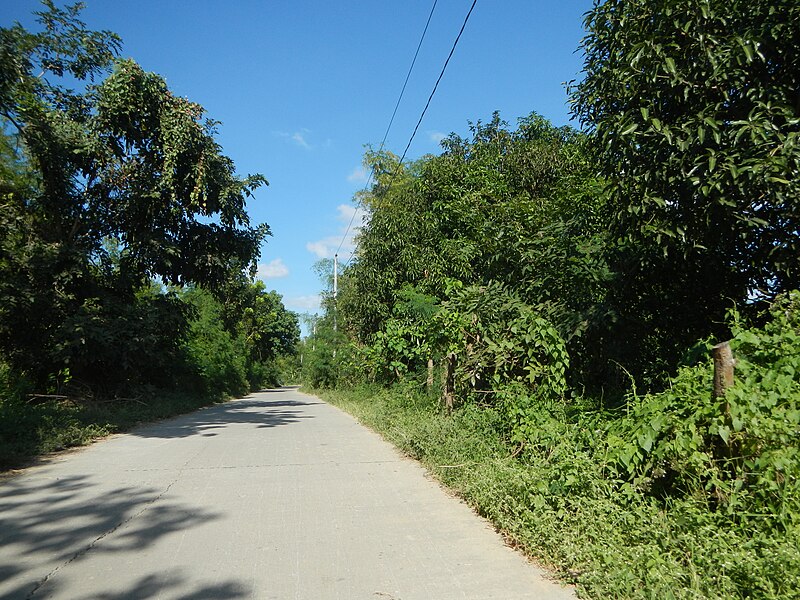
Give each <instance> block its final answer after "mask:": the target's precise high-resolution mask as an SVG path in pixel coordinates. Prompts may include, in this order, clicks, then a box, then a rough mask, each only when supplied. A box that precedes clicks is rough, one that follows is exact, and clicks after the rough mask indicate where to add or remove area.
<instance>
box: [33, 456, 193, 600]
mask: <svg viewBox="0 0 800 600" xmlns="http://www.w3.org/2000/svg"><path fill="white" fill-rule="evenodd" d="M201 452H202V450H201ZM199 455H200V452H198V453H197V454H195V455H194V456H192V457H191V458H189V459H188V460H187V461H186V462H185V463H184V465H183V466H182V467H181V469H180V471H178V474H177V475H176V476H175V479H173V480H172V481H171V482H170V483H169V485H167V487H166V488H164V490H163V491H162V492H161V493H160V494H159V495H158V496H156V497H155V498H153V499H152V500H150V501H149V502H146V503H145V505H144V506H143V507H142V508H141V509H140V510H139V511H138V512H136V513H134V514H132V515H131V516H130V517H128V518H127V519H124V520H122V521H120V522H119V523H117V524H116V525H115V526H114V527H112V528H111V529H109V530H107V531H104V532H103V533H101V534H100V535H99V536H97V537H96V538H95V539H94V540H92V541H91V542H90V543H89V544H87V545H86V546H85V547H83V548H81V549H80V550H78V551H77V552H76V553H75V554H73V555H72V556H71V557H70V558H69V559H67V560H66V561H64V562H63V563H61V564H60V565H58V566H56V567H55V568H54V569H53V570H52V571H50V572H49V573H48V574H47V575H45V577H44V578H43V579H41V580H40V581H39V582H38V583H37V584H36V585H35V586H33V589H32V590H31V591H30V592H28V595H27V596H25V600H30V599H31V598H33V596H35V595H36V593H37V592H38V591H39V590H40V589H41V588H42V586H43V585H44V584H46V583H47V582H48V581H50V580H51V579H52V578H53V576H55V574H56V573H58V572H59V571H60V570H61V569H63V568H64V567H66V566H67V565H69V564H70V563H72V562H74V561H76V560H78V559H79V558H80V557H81V556H84V555H85V554H86V553H88V552H89V551H90V550H91V549H92V548H94V547H95V546H96V545H97V544H99V543H100V542H101V541H102V540H103V539H104V538H107V537H108V536H109V535H111V534H112V533H114V532H115V531H117V530H118V529H120V528H121V527H124V526H125V525H127V524H128V523H130V522H131V521H133V520H134V519H136V518H138V517H140V516H141V515H142V514H144V513H145V512H146V511H147V510H148V509H149V508H150V507H152V506H153V504H155V503H156V502H158V501H159V500H161V498H163V497H164V495H166V494H167V492H169V490H170V489H171V488H172V486H173V485H175V484H176V483H178V480H179V479H180V478H181V475H183V472H184V471H185V470H186V467H187V466H188V465H189V463H190V462H192V461H193V460H194V459H195V458H197V457H198V456H199Z"/></svg>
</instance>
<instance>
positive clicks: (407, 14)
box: [0, 0, 592, 312]
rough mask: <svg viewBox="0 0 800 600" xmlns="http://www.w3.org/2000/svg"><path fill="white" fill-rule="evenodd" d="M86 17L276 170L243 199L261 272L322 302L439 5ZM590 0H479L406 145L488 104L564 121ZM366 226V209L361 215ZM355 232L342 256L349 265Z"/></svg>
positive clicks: (8, 13)
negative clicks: (368, 159) (259, 237)
mask: <svg viewBox="0 0 800 600" xmlns="http://www.w3.org/2000/svg"><path fill="white" fill-rule="evenodd" d="M471 3H472V1H471V0H439V2H438V4H437V6H436V10H435V12H434V15H433V18H432V20H431V24H430V27H429V29H428V33H427V35H426V38H425V41H424V43H423V45H422V48H421V50H420V54H419V57H418V59H417V63H416V66H415V69H414V72H413V73H412V75H411V79H410V81H409V84H408V88H407V89H406V92H405V96H404V98H403V102H402V104H401V105H400V108H399V110H398V113H397V117H396V118H395V121H394V124H393V126H392V130H391V132H390V134H389V138H388V140H387V148H388V149H389V150H391V151H393V152H395V153H397V154H400V153H402V151H403V149H404V148H405V145H406V143H407V141H408V138H409V136H410V135H411V132H412V130H413V128H414V125H415V124H416V122H417V119H418V118H419V115H420V112H421V111H422V108H423V107H424V105H425V102H426V100H427V98H428V95H429V94H430V91H431V89H432V88H433V85H434V83H435V81H436V78H437V77H438V75H439V71H440V70H441V67H442V65H443V63H444V60H445V59H446V57H447V54H448V52H449V50H450V47H451V46H452V43H453V41H454V39H455V37H456V35H457V34H458V30H459V29H460V27H461V24H462V22H463V20H464V17H465V15H466V13H467V11H468V9H469V7H470V5H471ZM85 4H86V9H85V10H84V12H83V19H84V20H85V21H86V22H87V23H88V24H89V25H90V26H91V27H92V28H95V29H109V30H111V31H114V32H116V33H118V34H119V35H120V36H121V37H122V39H123V43H124V46H123V52H122V55H123V56H125V57H132V58H134V59H135V60H136V61H137V62H139V64H141V65H142V66H143V67H144V68H145V69H147V70H148V71H153V72H156V73H159V74H160V75H162V76H164V77H165V78H166V80H167V83H168V84H169V86H170V88H171V89H172V90H173V91H174V92H175V93H177V94H179V95H182V96H186V97H188V98H190V99H191V100H193V101H195V102H199V103H200V104H202V105H203V106H204V107H205V108H206V110H207V111H208V114H209V116H210V117H212V118H214V119H217V120H219V121H222V125H221V127H220V135H219V138H218V139H219V141H220V143H221V144H222V146H223V148H224V150H225V153H226V154H228V155H229V156H230V157H231V158H232V159H233V160H234V162H235V164H236V166H237V169H238V171H239V172H240V173H241V174H247V173H254V172H260V173H262V174H264V175H265V176H266V178H267V179H268V180H269V182H270V185H269V187H264V188H261V189H260V190H259V191H258V192H257V194H256V197H255V198H254V199H253V200H251V201H250V203H249V205H248V208H249V212H250V215H251V218H252V220H253V221H254V222H266V223H268V224H269V225H270V227H271V228H272V232H273V236H272V237H271V238H269V239H268V241H267V243H266V244H265V245H264V247H263V249H262V256H261V260H260V263H261V267H260V270H259V272H260V275H261V276H262V277H263V278H264V279H265V281H266V283H267V285H268V287H270V288H272V289H275V290H277V291H278V292H279V293H280V294H282V295H283V297H284V302H285V304H286V305H287V307H288V308H289V309H291V310H295V311H298V312H306V311H311V312H313V311H314V310H315V309H316V308H317V301H318V293H319V289H320V287H321V286H320V283H319V281H318V280H317V278H316V275H315V274H314V273H313V271H312V265H313V264H314V263H315V262H316V261H317V260H318V259H319V258H322V257H330V256H332V254H333V252H334V251H335V250H336V247H337V246H338V245H339V242H340V240H341V239H342V235H343V232H344V229H345V227H346V226H347V222H348V221H349V220H350V217H351V215H352V211H353V202H352V197H353V194H354V193H355V192H356V191H358V190H359V189H361V188H362V187H363V186H364V183H365V178H364V173H363V171H362V170H361V168H360V167H361V156H362V154H363V149H364V145H365V144H368V143H371V144H374V145H375V146H377V145H378V144H379V143H380V141H381V139H382V138H383V134H384V132H385V130H386V126H387V125H388V122H389V118H390V117H391V114H392V110H393V108H394V105H395V102H396V100H397V96H398V94H399V92H400V89H401V87H402V84H403V81H404V79H405V76H406V73H407V70H408V67H409V65H410V63H411V59H412V57H413V54H414V50H415V49H416V46H417V43H418V41H419V36H420V34H421V33H422V29H423V27H424V25H425V21H426V20H427V18H428V14H429V12H430V9H431V6H432V4H433V2H432V0H402V1H400V0H371V1H367V0H340V1H338V2H332V1H330V0H294V1H292V0H262V1H256V0H228V1H220V0H86V2H85ZM591 4H592V3H591V0H562V1H560V2H535V1H533V0H478V3H477V6H476V8H475V10H474V12H473V14H472V16H471V18H470V21H469V24H468V25H467V28H466V30H465V32H464V34H463V36H462V38H461V41H460V42H459V46H458V48H457V49H456V53H455V55H454V56H453V58H452V59H451V61H450V64H449V66H448V69H447V72H446V74H445V76H444V79H443V80H442V82H441V84H440V85H439V89H438V91H437V93H436V96H435V97H434V99H433V102H432V104H431V107H430V108H429V109H428V112H427V115H426V117H425V120H424V121H423V123H422V125H421V127H420V130H419V132H418V134H417V137H416V138H415V141H414V143H413V144H412V146H411V149H410V150H409V154H408V157H409V158H415V157H419V156H421V155H423V154H427V153H435V152H437V151H438V143H437V142H438V140H439V139H441V137H442V136H443V135H445V134H447V133H449V132H451V131H454V132H456V133H459V134H462V135H464V134H466V133H467V121H476V120H478V119H481V120H487V119H489V118H490V117H491V114H492V112H493V111H495V110H499V111H500V113H501V116H502V117H503V118H504V119H506V120H508V121H510V122H512V123H514V122H515V121H516V119H517V118H518V117H521V116H524V115H527V114H528V113H530V112H531V111H536V112H538V113H540V114H542V115H544V116H545V117H547V118H549V119H550V120H551V121H553V122H554V123H555V124H556V125H563V124H567V123H569V122H570V121H569V114H568V107H567V103H566V91H565V87H564V82H566V81H569V80H571V79H576V78H579V75H580V68H581V62H582V58H581V55H580V53H579V52H577V48H578V45H579V42H580V39H581V37H582V36H583V27H582V15H583V14H584V13H585V12H586V11H588V10H589V9H590V8H591ZM38 7H39V4H38V2H37V1H36V0H0V8H2V16H0V23H2V25H3V26H7V25H9V24H11V23H12V22H13V21H20V22H22V23H23V24H25V25H26V26H32V25H33V18H32V16H31V13H32V11H33V10H37V9H38ZM357 221H358V219H357ZM349 248H350V246H349V244H348V241H346V242H345V247H344V248H343V251H342V252H341V253H340V257H342V255H344V256H343V258H344V259H345V260H346V259H347V256H348V250H349Z"/></svg>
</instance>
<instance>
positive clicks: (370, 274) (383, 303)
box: [339, 113, 608, 377]
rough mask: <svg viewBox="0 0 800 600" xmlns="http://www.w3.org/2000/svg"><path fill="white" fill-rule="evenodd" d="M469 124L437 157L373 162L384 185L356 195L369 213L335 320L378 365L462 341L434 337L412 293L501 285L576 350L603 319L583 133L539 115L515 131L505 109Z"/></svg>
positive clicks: (596, 224)
mask: <svg viewBox="0 0 800 600" xmlns="http://www.w3.org/2000/svg"><path fill="white" fill-rule="evenodd" d="M470 129H471V135H470V136H469V138H462V137H460V136H457V135H455V134H453V135H451V136H450V137H448V138H446V139H445V140H444V141H443V144H442V145H443V148H444V152H443V153H442V154H441V155H440V156H435V157H430V156H427V157H423V158H422V159H420V160H419V161H417V162H416V163H412V164H409V165H403V166H402V167H400V168H398V166H397V159H396V157H393V156H391V155H388V154H383V155H374V154H370V153H368V154H367V157H366V163H365V164H366V165H367V166H375V167H376V168H375V170H376V181H377V183H376V185H375V186H374V187H373V189H372V190H370V191H369V192H367V193H366V194H365V195H363V196H362V197H361V198H360V200H361V202H362V204H363V205H364V206H365V207H366V208H367V210H368V213H369V219H368V222H367V224H366V225H365V226H364V227H363V228H362V230H361V232H360V234H359V236H358V239H357V241H358V250H357V253H356V258H355V260H354V262H353V263H352V264H351V265H350V266H349V267H348V268H347V269H346V270H345V273H344V275H343V276H342V277H341V278H340V294H339V310H340V315H341V321H340V322H342V323H344V324H345V326H346V327H345V328H346V330H347V331H348V333H350V334H351V335H353V337H354V338H355V339H356V340H357V341H358V342H359V343H361V344H372V345H373V346H374V348H373V349H374V350H375V352H373V353H372V355H374V356H376V357H378V358H377V360H376V364H377V363H379V362H380V361H381V360H383V359H384V358H387V357H391V358H390V362H392V361H393V362H396V363H401V362H402V363H403V364H404V367H403V368H401V367H399V366H397V368H396V369H394V373H395V374H396V373H399V372H402V371H403V370H404V368H407V369H413V368H414V367H415V366H419V365H425V363H426V362H427V359H430V358H435V359H436V360H440V359H441V358H442V356H443V353H444V352H445V348H447V351H448V352H449V351H452V350H453V344H456V345H457V344H458V343H461V344H462V345H463V344H464V343H466V342H465V339H466V338H465V337H464V336H462V337H461V339H460V340H457V341H453V340H450V339H449V338H448V336H446V335H442V333H441V332H437V331H436V329H437V328H436V327H433V326H431V323H428V321H429V320H430V319H429V317H430V315H426V314H424V312H425V311H423V312H422V313H420V312H419V311H416V310H408V308H409V306H410V305H409V300H408V298H409V297H410V296H409V294H411V295H412V296H413V297H415V298H418V299H419V298H426V299H427V300H428V302H427V303H428V304H431V305H432V306H434V305H435V306H437V307H440V306H441V305H442V303H443V302H444V301H448V300H451V299H452V298H451V294H450V292H449V290H451V288H453V284H454V283H458V284H460V285H463V286H465V287H471V288H473V287H474V289H478V290H481V289H491V290H498V289H504V290H507V291H508V294H509V297H513V298H515V302H516V301H519V302H521V304H523V305H526V306H527V308H526V309H525V310H521V313H525V314H526V315H534V314H535V315H536V316H537V317H541V318H542V319H544V320H546V321H548V322H551V323H552V324H553V325H555V326H556V328H557V330H558V334H559V335H560V336H562V337H563V338H564V339H566V340H569V342H570V344H572V346H573V347H575V346H576V345H580V344H582V337H581V336H582V335H583V334H584V333H585V331H586V330H587V327H588V324H589V323H590V322H592V321H594V320H596V319H598V318H601V317H602V316H603V315H602V313H603V306H602V304H603V299H604V289H605V288H604V286H605V283H606V279H607V277H608V272H607V271H608V269H607V268H606V265H605V263H604V256H603V255H602V253H601V252H600V250H601V249H602V248H603V239H604V238H603V236H604V229H605V225H606V218H607V216H606V210H605V196H604V195H603V193H602V187H601V182H599V181H598V180H597V178H596V177H595V171H596V165H595V163H594V161H593V159H592V156H591V153H590V152H589V150H588V147H587V144H586V139H585V136H584V135H582V134H580V133H578V132H576V131H575V130H573V129H571V128H569V127H560V128H559V127H553V126H552V125H551V124H550V123H549V122H548V121H547V120H546V119H544V118H542V117H541V116H539V115H537V114H535V113H533V114H531V115H529V116H528V117H525V118H523V119H520V121H519V125H518V127H517V128H516V130H512V129H511V128H509V126H508V123H506V122H504V121H503V120H502V119H500V117H499V115H498V114H494V115H493V116H492V119H491V120H490V121H488V122H486V123H483V122H481V121H478V122H477V123H474V124H470ZM391 181H394V183H392V184H391V185H390V183H389V182H391ZM504 293H505V292H504ZM478 295H479V294H478ZM412 304H414V303H412ZM453 306H454V305H452V303H451V308H452V307H453ZM518 312H520V311H518ZM521 313H520V314H521ZM491 314H496V315H501V313H500V312H494V313H491ZM515 314H516V313H515ZM470 315H477V312H472V313H470ZM470 315H468V316H470ZM506 316H507V314H506V313H502V318H501V317H498V318H499V319H501V320H504V319H505V317H506ZM440 318H441V319H443V321H442V322H443V323H449V322H450V319H448V318H446V317H445V316H442V317H440ZM470 318H471V316H470ZM515 318H516V317H515ZM534 321H535V318H534V317H533V316H531V319H530V322H531V323H533V322H534ZM507 326H510V323H509V322H506V321H503V322H497V323H491V324H486V327H487V328H492V329H493V330H495V329H496V330H501V329H502V328H503V327H507ZM433 338H438V339H436V340H434V339H433ZM531 339H533V338H531ZM378 346H380V347H378ZM403 357H405V358H403ZM573 364H574V369H576V370H581V369H582V368H583V367H582V363H581V361H575V363H573ZM388 376H389V377H392V375H391V372H390V373H389V374H388Z"/></svg>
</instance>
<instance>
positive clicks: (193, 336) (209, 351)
mask: <svg viewBox="0 0 800 600" xmlns="http://www.w3.org/2000/svg"><path fill="white" fill-rule="evenodd" d="M184 298H185V299H186V301H187V302H188V303H189V304H190V305H191V306H192V307H193V308H194V309H195V317H194V318H193V319H192V320H191V321H190V322H189V332H188V336H187V339H186V345H185V352H186V356H187V362H188V368H189V369H190V370H191V371H190V373H191V380H192V381H196V382H198V384H199V385H200V389H201V390H202V391H203V392H205V393H210V394H218V395H223V394H225V393H229V394H233V395H235V396H241V395H244V394H246V393H247V392H248V391H249V389H250V386H249V384H248V380H247V350H246V346H245V340H244V339H243V338H242V336H236V335H233V334H231V333H230V332H229V331H227V330H226V329H225V328H224V326H223V322H222V319H221V314H222V307H221V306H220V304H219V303H218V302H217V301H216V300H215V299H214V297H213V296H212V295H211V294H209V293H208V292H206V291H204V290H201V289H197V288H196V289H190V290H188V291H187V292H185V293H184Z"/></svg>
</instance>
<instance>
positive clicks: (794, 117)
mask: <svg viewBox="0 0 800 600" xmlns="http://www.w3.org/2000/svg"><path fill="white" fill-rule="evenodd" d="M798 19H800V7H799V6H798V4H797V2H796V1H794V0H754V1H745V0H734V1H732V2H729V1H724V2H723V1H721V0H666V1H663V2H654V1H651V0H607V1H604V2H597V3H596V4H595V6H594V8H593V10H592V11H590V12H589V13H588V14H587V16H586V21H585V24H586V28H587V36H586V37H585V39H584V42H583V48H582V49H583V51H584V53H585V62H584V77H583V79H582V80H581V82H580V83H579V84H577V85H576V86H575V87H574V88H573V89H572V102H573V106H574V112H575V115H576V116H577V117H578V118H579V119H580V120H581V121H582V123H583V124H584V125H585V126H586V127H587V128H588V129H589V130H590V131H591V133H592V139H593V142H594V147H595V148H596V150H597V152H598V155H599V163H600V167H601V170H602V173H603V174H604V176H605V177H606V178H607V180H608V182H609V191H610V194H611V197H612V202H611V203H610V206H613V207H614V210H615V213H616V214H615V217H614V219H613V220H612V221H611V232H612V237H611V239H612V240H615V241H616V242H618V243H619V244H620V247H618V248H612V250H613V252H612V253H611V255H610V258H609V261H610V263H611V266H612V270H613V271H614V272H615V273H617V277H616V280H615V281H614V282H613V285H612V288H611V290H610V291H609V296H610V301H611V304H612V305H613V311H612V312H613V313H614V314H615V319H616V321H615V323H614V324H613V325H612V326H611V327H609V328H607V331H605V332H599V333H598V334H597V343H598V345H599V344H603V345H605V346H606V347H608V348H609V351H608V352H607V353H606V355H605V356H603V357H601V358H604V359H605V360H606V361H611V360H615V361H617V362H619V363H622V364H623V365H624V366H625V368H626V369H628V370H629V371H630V372H632V373H633V374H634V376H637V377H641V376H647V377H648V378H650V379H651V380H658V379H659V378H661V379H662V380H663V374H664V372H665V371H666V372H672V371H673V370H674V368H675V366H676V363H677V358H678V356H679V353H680V352H681V351H682V349H683V348H685V347H686V346H688V345H690V344H692V343H694V341H695V340H697V339H699V338H705V337H707V336H709V335H714V336H715V337H717V338H720V339H725V338H727V337H728V336H729V331H727V330H726V327H725V326H724V315H725V312H726V311H727V310H728V309H729V308H731V306H732V305H733V304H737V305H739V306H741V307H742V310H744V309H745V308H748V307H749V308H751V309H753V310H755V309H756V308H758V307H757V305H756V303H752V302H749V300H750V299H752V298H754V297H755V298H757V299H758V300H770V299H772V298H774V297H775V296H776V295H777V294H779V293H781V292H783V291H786V290H790V289H795V288H797V287H798V286H800V263H799V262H798V257H800V237H799V235H798V232H800V221H798V215H799V214H798V198H799V193H800V187H798V186H799V185H800V183H799V182H800V177H798V175H800V145H798V143H797V142H798V135H800V105H798V99H797V89H798V86H799V85H800V59H798V54H797V52H796V51H795V49H796V48H797V46H798V44H800V31H798V28H797V27H794V26H793V24H794V23H796V22H797V21H798Z"/></svg>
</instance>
